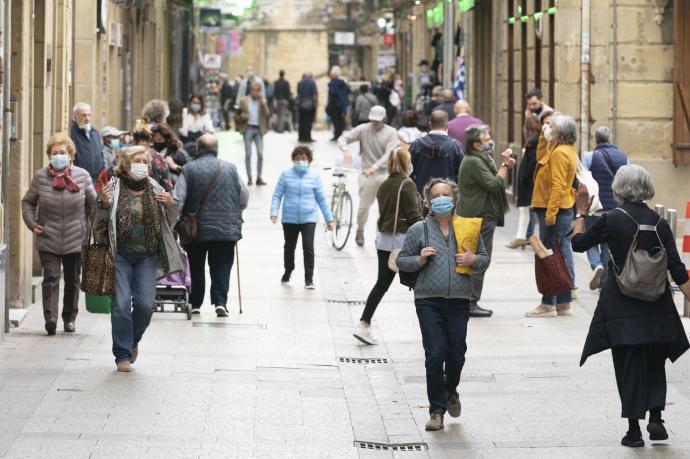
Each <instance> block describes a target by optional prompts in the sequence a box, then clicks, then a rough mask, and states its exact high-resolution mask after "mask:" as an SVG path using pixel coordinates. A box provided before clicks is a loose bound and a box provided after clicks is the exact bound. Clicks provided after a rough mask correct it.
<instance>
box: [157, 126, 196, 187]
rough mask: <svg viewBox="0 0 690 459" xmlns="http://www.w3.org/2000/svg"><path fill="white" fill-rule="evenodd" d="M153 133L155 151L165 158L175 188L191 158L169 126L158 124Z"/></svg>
mask: <svg viewBox="0 0 690 459" xmlns="http://www.w3.org/2000/svg"><path fill="white" fill-rule="evenodd" d="M152 133H153V136H152V138H151V140H152V142H153V149H154V150H155V151H156V153H158V154H160V155H161V156H162V157H164V158H165V163H166V165H167V166H168V169H169V170H170V178H171V179H172V183H173V186H175V183H177V178H178V177H179V176H180V173H181V172H182V166H184V165H185V164H187V163H188V162H189V161H190V157H189V155H188V154H187V152H186V151H185V149H184V148H182V144H181V142H180V141H179V140H178V139H177V136H176V135H175V133H174V132H173V131H172V129H171V128H170V127H169V126H168V125H167V124H158V125H157V126H156V127H154V128H153V131H152Z"/></svg>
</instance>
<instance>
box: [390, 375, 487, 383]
mask: <svg viewBox="0 0 690 459" xmlns="http://www.w3.org/2000/svg"><path fill="white" fill-rule="evenodd" d="M403 382H404V383H405V384H426V377H425V376H416V375H413V376H405V377H404V378H403ZM460 382H479V383H492V382H496V379H495V378H494V375H462V376H461V377H460Z"/></svg>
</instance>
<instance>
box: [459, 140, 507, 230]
mask: <svg viewBox="0 0 690 459" xmlns="http://www.w3.org/2000/svg"><path fill="white" fill-rule="evenodd" d="M458 188H459V190H460V201H459V203H458V207H459V210H458V215H460V216H461V217H482V218H484V217H489V218H492V219H494V220H496V223H497V225H498V226H503V220H504V219H503V217H504V215H505V213H506V212H507V211H508V199H507V198H506V191H505V182H504V181H503V179H502V178H501V177H499V176H497V175H496V165H495V164H494V163H492V162H491V161H490V160H489V159H488V158H484V157H483V156H480V154H479V153H477V152H475V151H471V152H467V153H465V159H463V160H462V163H461V164H460V171H459V172H458Z"/></svg>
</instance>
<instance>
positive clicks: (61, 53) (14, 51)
mask: <svg viewBox="0 0 690 459" xmlns="http://www.w3.org/2000/svg"><path fill="white" fill-rule="evenodd" d="M191 9H192V1H191V0H188V1H187V0H177V1H171V0H168V1H162V2H161V1H154V0H137V1H135V0H0V10H2V11H3V13H5V12H6V13H8V14H6V15H4V16H5V17H7V18H8V19H9V21H4V22H3V23H2V32H1V33H2V35H3V36H7V37H8V38H9V39H10V40H9V41H8V42H5V44H6V45H5V46H4V47H3V48H4V53H3V55H2V56H1V57H2V60H3V63H2V64H3V71H4V72H6V71H7V70H8V67H6V66H5V65H6V64H9V74H7V75H4V78H3V80H2V88H1V90H2V92H3V93H7V94H8V95H9V101H8V102H9V103H8V106H7V107H5V108H6V109H7V110H9V111H10V112H11V114H10V115H9V116H7V117H5V121H6V122H3V123H2V126H1V129H2V133H3V139H4V142H3V163H2V172H3V173H2V180H3V183H2V220H3V222H4V225H3V235H2V242H3V243H4V244H5V247H6V248H7V249H6V251H5V253H6V257H5V258H4V261H5V263H4V264H3V266H4V267H5V273H6V280H5V282H4V286H5V289H4V295H3V296H4V299H5V300H6V310H8V311H10V312H12V310H15V311H14V312H17V310H18V311H21V310H22V309H24V308H26V307H27V306H29V305H30V304H32V303H33V302H34V300H35V295H34V282H33V276H34V275H36V276H38V275H40V273H41V271H40V265H39V263H38V256H37V253H35V250H34V239H33V235H32V233H31V232H30V231H28V230H27V229H26V227H25V226H24V223H23V221H22V219H21V210H20V201H21V198H22V197H23V195H24V193H25V192H26V190H27V188H28V186H29V183H30V181H31V177H32V176H33V173H34V171H35V170H36V169H39V168H41V167H44V166H45V164H46V162H47V158H46V157H45V154H44V151H45V150H44V149H45V145H46V143H47V140H48V138H49V137H50V136H51V135H52V134H53V133H55V132H59V131H68V129H69V124H70V122H71V118H72V106H73V105H74V104H75V103H76V102H86V103H89V104H91V105H92V108H93V124H94V126H95V127H96V128H99V129H100V128H102V127H103V126H105V125H113V126H116V127H118V128H120V129H123V130H126V129H128V128H130V127H131V126H132V123H133V120H134V118H135V117H136V115H137V114H138V113H139V111H140V109H141V107H142V106H143V104H144V103H145V102H146V101H147V100H149V99H153V98H162V99H170V98H173V97H177V98H180V97H186V95H187V94H188V89H187V87H185V84H181V83H180V81H183V83H184V81H186V82H187V83H186V86H188V81H189V76H188V74H187V75H185V72H189V70H188V69H180V68H179V66H178V67H175V66H174V63H173V62H171V61H172V60H171V55H173V54H175V53H173V50H172V49H171V45H170V43H171V41H172V40H171V37H172V36H173V35H176V34H177V32H176V30H177V29H178V28H184V29H186V30H189V29H191V24H187V23H184V22H183V21H180V20H179V18H180V17H183V18H184V17H185V14H186V17H188V18H191ZM190 22H191V19H190ZM178 32H179V33H184V30H182V31H178ZM7 59H9V61H7ZM178 60H179V58H178ZM6 147H7V148H6ZM18 315H19V316H21V314H18ZM3 316H5V315H3ZM5 322H6V321H5ZM4 325H5V326H4V327H3V328H4V329H7V328H8V324H7V323H5V324H4Z"/></svg>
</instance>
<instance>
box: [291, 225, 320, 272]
mask: <svg viewBox="0 0 690 459" xmlns="http://www.w3.org/2000/svg"><path fill="white" fill-rule="evenodd" d="M315 230H316V223H303V224H301V225H299V224H295V223H283V235H284V237H285V246H284V248H283V261H284V265H285V272H286V273H288V274H289V273H291V272H292V271H294V269H295V248H296V247H297V238H298V237H299V235H300V233H301V234H302V251H303V252H304V281H305V282H306V283H311V282H312V281H313V280H314V232H315Z"/></svg>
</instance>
